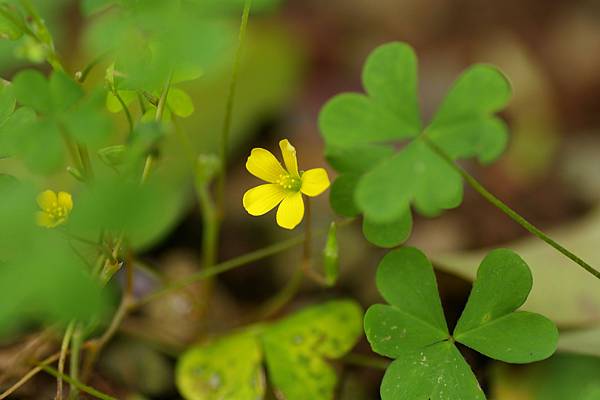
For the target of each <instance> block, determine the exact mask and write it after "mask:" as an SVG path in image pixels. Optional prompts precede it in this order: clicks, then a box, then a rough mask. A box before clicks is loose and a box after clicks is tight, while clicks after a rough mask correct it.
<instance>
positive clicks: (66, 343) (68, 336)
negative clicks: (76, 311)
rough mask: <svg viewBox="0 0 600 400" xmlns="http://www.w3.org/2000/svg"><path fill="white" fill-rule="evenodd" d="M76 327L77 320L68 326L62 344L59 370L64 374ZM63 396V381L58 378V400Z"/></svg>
mask: <svg viewBox="0 0 600 400" xmlns="http://www.w3.org/2000/svg"><path fill="white" fill-rule="evenodd" d="M74 328H75V321H71V322H70V323H69V325H68V326H67V329H66V331H65V335H64V336H63V340H62V343H61V345H60V358H59V359H58V371H59V372H60V373H61V374H62V373H63V372H65V361H66V358H67V352H68V350H69V343H70V342H71V337H72V336H73V329H74ZM62 398H63V381H62V379H60V378H58V379H57V382H56V400H62Z"/></svg>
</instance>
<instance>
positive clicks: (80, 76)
mask: <svg viewBox="0 0 600 400" xmlns="http://www.w3.org/2000/svg"><path fill="white" fill-rule="evenodd" d="M108 54H109V53H108V52H105V53H103V54H100V55H99V56H98V57H96V58H94V59H93V60H92V61H91V62H90V63H89V64H87V65H86V66H85V67H84V68H83V70H81V71H77V72H76V73H75V79H77V82H79V83H84V82H85V80H86V79H87V77H88V75H89V74H90V72H92V70H93V69H94V68H95V67H96V66H97V65H98V64H100V63H101V62H102V61H103V60H104V59H105V58H106V56H108Z"/></svg>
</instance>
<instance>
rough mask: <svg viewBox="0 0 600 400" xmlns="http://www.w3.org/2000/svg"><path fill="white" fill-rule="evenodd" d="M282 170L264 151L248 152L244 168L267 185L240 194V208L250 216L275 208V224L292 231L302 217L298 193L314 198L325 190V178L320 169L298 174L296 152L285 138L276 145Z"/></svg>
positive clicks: (300, 200) (322, 170) (300, 196)
mask: <svg viewBox="0 0 600 400" xmlns="http://www.w3.org/2000/svg"><path fill="white" fill-rule="evenodd" d="M279 147H280V148H281V154H282V155H283V162H284V164H285V169H284V168H283V167H282V166H281V164H280V163H279V161H278V160H277V158H275V156H274V155H273V154H272V153H271V152H269V151H268V150H265V149H260V148H258V149H252V153H251V154H250V157H248V161H247V162H246V169H247V170H248V171H249V172H250V173H251V174H252V175H254V176H256V177H257V178H260V179H262V180H263V181H266V182H269V183H267V184H265V185H260V186H257V187H255V188H252V189H250V190H248V191H247V192H246V193H245V194H244V199H243V204H244V208H245V209H246V211H248V213H249V214H250V215H254V216H258V215H263V214H266V213H267V212H269V211H271V210H272V209H273V208H275V207H277V205H279V208H278V209H277V224H278V225H279V226H281V227H282V228H286V229H294V228H295V227H296V226H297V225H298V224H299V223H300V222H301V221H302V218H303V217H304V200H303V199H302V194H305V195H307V196H310V197H314V196H318V195H320V194H321V193H323V192H324V191H325V190H327V188H328V187H329V177H328V176H327V171H325V170H324V169H323V168H314V169H309V170H308V171H298V160H297V159H296V149H295V148H294V146H292V145H291V144H290V142H289V141H288V140H287V139H284V140H282V141H280V142H279Z"/></svg>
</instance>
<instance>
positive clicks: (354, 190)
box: [319, 42, 511, 247]
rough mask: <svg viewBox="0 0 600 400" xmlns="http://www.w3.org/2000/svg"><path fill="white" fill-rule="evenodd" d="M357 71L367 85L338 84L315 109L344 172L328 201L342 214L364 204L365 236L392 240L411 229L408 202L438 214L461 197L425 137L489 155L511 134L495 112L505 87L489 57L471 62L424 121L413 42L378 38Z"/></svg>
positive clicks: (463, 154) (385, 242)
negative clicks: (350, 89)
mask: <svg viewBox="0 0 600 400" xmlns="http://www.w3.org/2000/svg"><path fill="white" fill-rule="evenodd" d="M362 81H363V86H364V88H365V91H366V94H359V93H344V94H340V95H338V96H336V97H334V98H333V99H331V100H330V101H329V102H328V103H327V104H326V105H325V106H324V107H323V109H322V111H321V114H320V118H319V126H320V130H321V133H322V135H323V137H324V140H325V144H326V153H327V158H328V160H329V162H330V164H331V165H332V166H333V167H334V168H335V169H336V170H337V171H338V172H339V174H340V176H339V177H338V178H337V179H336V181H335V182H334V184H333V185H332V188H331V203H332V207H333V208H334V209H335V210H336V211H337V212H338V213H339V214H341V215H344V216H348V217H353V216H356V215H358V214H360V213H363V214H364V222H363V232H364V233H365V236H366V237H367V239H368V240H369V241H371V242H373V243H374V244H376V245H379V246H382V247H393V246H396V245H398V244H400V243H402V242H404V241H405V240H406V239H407V238H408V236H409V234H410V230H411V227H412V216H411V211H410V206H411V204H412V205H413V206H414V207H415V209H416V210H417V211H419V212H420V213H421V214H423V215H426V216H434V215H436V214H439V213H440V212H441V211H442V210H444V209H450V208H454V207H457V206H458V205H459V204H460V203H461V201H462V194H463V188H462V180H461V177H460V175H459V174H458V173H457V172H456V171H455V170H454V169H453V168H452V166H450V165H449V164H448V163H447V162H446V161H445V160H443V159H442V158H440V156H439V155H437V154H436V153H435V152H434V151H433V150H432V149H431V148H430V147H429V146H428V144H427V141H425V140H423V139H424V137H426V138H427V139H428V140H429V141H431V142H433V143H434V144H435V145H436V146H437V147H438V148H440V149H442V150H443V151H445V152H446V153H447V154H448V155H449V157H451V158H452V159H460V158H472V157H476V158H477V159H478V160H479V161H480V162H482V163H489V162H492V161H494V160H495V159H496V158H497V157H498V156H499V155H500V154H501V153H502V151H503V150H504V148H505V146H506V142H507V129H506V126H505V124H504V123H503V122H502V121H501V120H500V119H499V118H497V117H496V116H495V115H494V114H495V113H496V112H498V111H499V110H501V109H502V108H503V107H504V106H505V105H506V104H507V102H508V100H509V98H510V95H511V88H510V84H509V82H508V81H507V79H506V78H505V77H504V75H503V74H502V73H501V72H500V71H499V70H498V69H496V68H495V67H493V66H491V65H484V64H477V65H474V66H472V67H471V68H469V69H467V70H466V71H465V72H464V73H463V74H462V75H461V76H460V77H459V78H458V80H457V81H456V82H455V83H454V86H453V87H452V88H451V89H450V92H449V93H448V95H447V96H446V98H445V100H444V101H443V102H442V104H441V106H440V108H439V110H438V111H437V113H436V114H435V116H434V117H433V119H432V121H431V122H430V123H429V125H428V126H427V127H425V128H423V125H422V122H421V117H420V113H419V106H418V98H417V60H416V56H415V54H414V52H413V50H412V48H411V47H410V46H408V45H407V44H404V43H397V42H396V43H389V44H385V45H383V46H381V47H379V48H377V49H376V50H375V51H373V53H372V54H371V55H370V56H369V58H368V59H367V62H366V64H365V66H364V70H363V76H362ZM400 145H403V147H402V148H401V149H400V150H396V149H397V148H398V147H399V146H400Z"/></svg>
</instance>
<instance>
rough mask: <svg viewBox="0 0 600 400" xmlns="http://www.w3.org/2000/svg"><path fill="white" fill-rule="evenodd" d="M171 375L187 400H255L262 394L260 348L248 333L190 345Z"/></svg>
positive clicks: (262, 380) (263, 385) (253, 337)
mask: <svg viewBox="0 0 600 400" xmlns="http://www.w3.org/2000/svg"><path fill="white" fill-rule="evenodd" d="M175 375H176V383H177V388H178V389H179V392H180V393H181V395H182V396H183V397H184V398H185V399H188V400H220V399H238V400H256V399H262V398H263V396H264V394H265V373H264V370H263V368H262V350H261V348H260V342H259V341H258V338H257V337H256V334H254V333H252V332H243V333H240V334H235V335H231V336H226V337H223V338H220V339H218V340H216V341H213V342H211V343H208V344H204V345H202V346H198V347H193V348H192V349H190V350H188V351H187V352H185V353H184V355H183V356H182V357H181V358H180V359H179V362H178V363H177V370H176V372H175Z"/></svg>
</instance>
